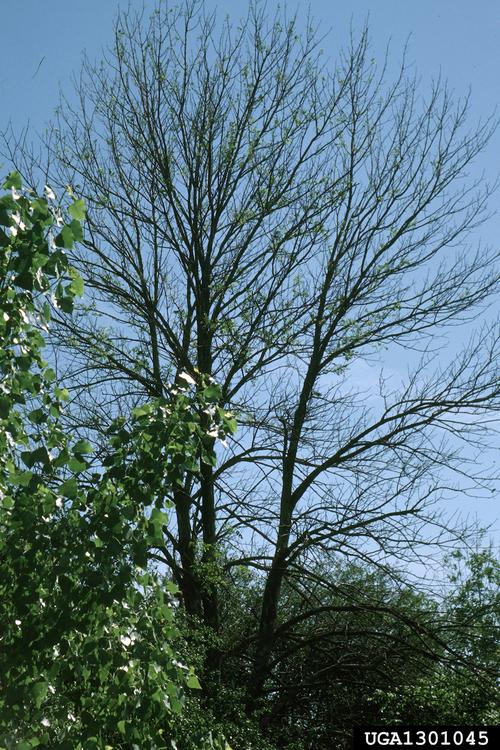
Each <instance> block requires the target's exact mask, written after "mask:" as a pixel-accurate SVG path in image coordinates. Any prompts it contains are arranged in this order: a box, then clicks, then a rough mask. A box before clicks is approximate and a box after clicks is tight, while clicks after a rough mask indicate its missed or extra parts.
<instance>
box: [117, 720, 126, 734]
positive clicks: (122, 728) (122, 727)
mask: <svg viewBox="0 0 500 750" xmlns="http://www.w3.org/2000/svg"><path fill="white" fill-rule="evenodd" d="M116 726H117V727H118V731H119V732H121V733H122V734H125V730H126V727H125V722H124V721H123V719H122V720H121V721H119V722H118V723H117V725H116Z"/></svg>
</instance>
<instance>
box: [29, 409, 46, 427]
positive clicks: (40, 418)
mask: <svg viewBox="0 0 500 750" xmlns="http://www.w3.org/2000/svg"><path fill="white" fill-rule="evenodd" d="M28 419H29V421H30V422H31V423H32V424H42V422H46V421H47V414H46V413H45V412H44V410H43V409H34V410H33V411H30V413H29V414H28Z"/></svg>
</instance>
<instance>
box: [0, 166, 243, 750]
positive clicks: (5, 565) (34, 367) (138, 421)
mask: <svg viewBox="0 0 500 750" xmlns="http://www.w3.org/2000/svg"><path fill="white" fill-rule="evenodd" d="M3 187H4V188H6V189H9V190H10V192H9V193H8V194H6V195H4V196H2V198H0V225H1V228H0V247H1V256H0V279H1V281H0V338H1V340H2V349H1V352H0V372H1V375H2V384H1V396H0V582H1V583H0V619H1V621H2V637H1V641H0V674H1V678H0V680H1V688H0V744H1V746H2V747H5V748H7V750H11V749H12V750H13V749H14V748H18V750H27V749H28V748H32V747H38V746H40V747H42V746H43V747H51V748H56V747H57V748H61V749H62V748H68V750H69V749H71V750H75V749H77V748H88V749H89V750H90V748H96V750H97V749H99V750H104V748H130V747H140V748H162V747H169V748H170V747H172V745H171V740H173V738H174V736H175V730H174V720H175V716H176V715H177V714H179V712H180V711H181V708H182V706H183V703H184V701H185V693H186V689H189V688H199V682H198V680H197V678H196V676H195V675H194V672H193V670H192V668H189V667H188V666H186V665H184V664H182V663H181V661H180V657H179V655H178V647H179V644H180V633H179V630H178V627H177V625H176V624H175V620H174V608H173V606H172V603H173V599H172V597H173V595H174V594H175V593H176V591H177V589H176V587H175V585H173V584H169V583H168V582H167V583H166V584H165V581H163V580H161V579H160V577H159V575H158V574H157V573H155V572H153V571H151V570H148V569H147V560H148V550H149V548H152V547H158V546H159V547H161V546H162V544H163V532H162V527H163V525H164V524H165V523H166V522H167V514H166V509H167V507H168V505H169V501H168V494H169V493H170V492H171V491H172V488H173V487H174V486H175V485H177V484H178V483H179V482H181V481H183V478H184V475H185V473H186V472H189V471H191V472H193V471H197V470H198V462H197V459H198V458H199V456H200V455H201V460H206V461H212V454H211V444H212V442H213V438H212V437H211V436H207V434H206V432H207V430H208V431H210V432H211V433H212V434H213V433H214V432H215V433H216V434H217V435H220V436H221V437H224V436H225V430H228V429H234V425H233V422H232V421H231V420H230V418H229V417H226V416H225V414H224V413H223V412H221V414H220V418H219V416H218V415H217V408H218V407H217V406H216V405H214V414H213V415H212V416H211V420H210V423H209V424H208V425H201V423H200V419H199V412H200V409H201V408H205V409H206V408H208V406H209V404H212V403H213V402H215V401H216V398H217V395H218V391H217V388H216V387H215V386H214V385H213V384H210V383H208V384H204V382H203V379H202V378H201V377H200V379H199V387H198V388H197V391H196V393H195V394H190V393H189V392H188V391H189V389H188V387H187V386H186V387H184V388H183V387H182V386H181V387H179V388H178V389H177V390H176V391H175V393H172V394H170V395H168V396H166V397H165V398H164V399H157V400H156V401H152V402H150V403H148V404H145V405H143V406H142V407H141V408H140V409H136V410H135V412H134V413H133V415H132V416H131V418H130V419H129V420H128V424H127V425H125V419H121V420H118V421H117V422H115V423H114V424H113V425H112V426H111V428H110V430H109V444H110V451H109V455H108V457H107V460H106V462H105V464H106V467H105V469H104V470H101V471H100V472H94V473H92V472H90V470H89V467H90V463H89V461H90V454H91V453H92V446H91V445H90V443H89V441H88V440H85V439H79V440H72V439H71V438H70V437H68V436H67V434H66V432H65V431H64V430H63V428H62V426H61V422H60V415H61V411H62V409H63V405H64V402H65V401H66V400H67V399H68V392H67V391H66V390H65V389H64V388H60V387H59V386H57V385H56V376H55V373H54V371H53V370H52V369H51V368H50V367H49V366H48V364H47V362H46V361H45V360H44V359H43V357H42V350H43V347H44V336H43V332H44V331H46V330H47V327H48V325H49V322H50V319H51V306H50V304H49V302H48V300H51V305H52V307H53V308H55V309H58V310H60V311H62V312H64V313H70V312H71V311H72V309H73V304H74V298H75V296H76V295H79V294H81V293H82V292H83V284H82V281H81V277H80V276H79V274H78V273H77V272H76V271H75V269H74V268H72V267H71V266H70V265H69V263H68V260H67V256H66V252H65V251H66V250H67V249H69V248H71V247H72V245H73V243H74V242H75V241H79V240H81V239H82V228H81V221H82V220H83V218H84V213H85V209H84V204H83V202H82V201H81V200H76V201H73V202H71V203H70V205H69V206H68V208H67V213H68V215H69V221H68V222H65V221H64V219H63V217H62V213H61V210H60V209H59V208H57V207H55V205H54V203H53V199H54V195H53V193H52V191H51V190H50V189H49V188H47V189H46V196H45V197H44V198H40V197H36V196H33V195H30V194H29V193H26V192H23V191H22V189H21V181H20V177H19V175H18V174H16V173H13V174H11V175H10V176H9V177H8V179H7V180H6V182H5V184H4V186H3ZM174 744H175V743H174ZM200 746H201V745H200ZM214 747H215V745H214Z"/></svg>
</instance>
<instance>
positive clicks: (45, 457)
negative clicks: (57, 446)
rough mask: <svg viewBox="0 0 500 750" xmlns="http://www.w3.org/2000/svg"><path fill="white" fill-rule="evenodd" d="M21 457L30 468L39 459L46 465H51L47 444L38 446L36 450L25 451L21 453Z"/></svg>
mask: <svg viewBox="0 0 500 750" xmlns="http://www.w3.org/2000/svg"><path fill="white" fill-rule="evenodd" d="M21 459H22V461H23V463H24V464H25V466H27V467H28V469H31V467H32V466H33V465H34V464H36V463H37V462H38V461H40V462H41V463H43V464H44V465H45V466H50V456H49V454H48V452H47V448H45V446H40V448H36V449H35V450H34V451H23V452H22V453H21Z"/></svg>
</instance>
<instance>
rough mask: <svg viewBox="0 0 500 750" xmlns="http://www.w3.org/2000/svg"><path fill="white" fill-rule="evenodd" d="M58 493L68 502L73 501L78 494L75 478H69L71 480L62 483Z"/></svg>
mask: <svg viewBox="0 0 500 750" xmlns="http://www.w3.org/2000/svg"><path fill="white" fill-rule="evenodd" d="M59 492H60V493H61V495H63V496H64V497H67V498H68V499H69V500H73V499H74V498H75V497H76V496H77V494H78V482H77V481H76V479H75V477H71V479H67V480H66V481H65V482H63V483H62V484H61V486H60V487H59Z"/></svg>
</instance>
